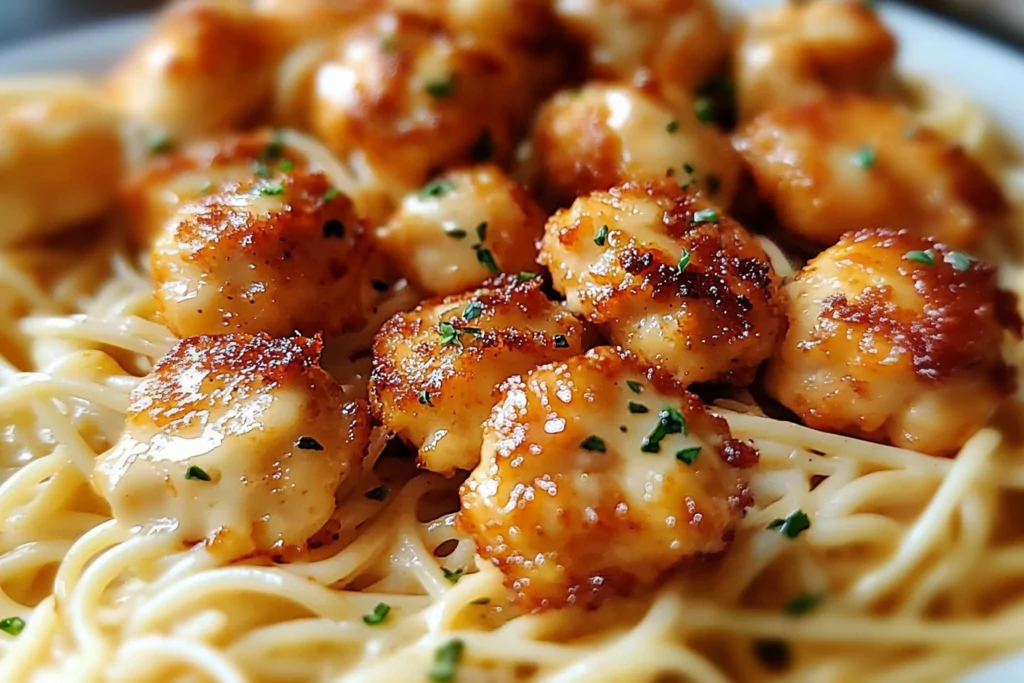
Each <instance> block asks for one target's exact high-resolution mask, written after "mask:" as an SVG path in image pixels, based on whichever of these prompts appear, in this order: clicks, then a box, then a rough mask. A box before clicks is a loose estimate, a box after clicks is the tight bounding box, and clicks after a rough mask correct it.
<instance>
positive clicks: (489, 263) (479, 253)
mask: <svg viewBox="0 0 1024 683" xmlns="http://www.w3.org/2000/svg"><path fill="white" fill-rule="evenodd" d="M476 260H477V261H479V262H480V265H482V266H483V267H484V268H486V269H487V270H489V271H490V272H491V275H497V274H498V273H500V272H501V269H500V268H498V264H497V263H495V262H494V254H492V253H491V250H490V249H487V248H486V247H480V248H479V249H477V250H476Z"/></svg>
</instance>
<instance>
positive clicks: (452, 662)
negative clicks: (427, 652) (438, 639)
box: [429, 638, 466, 683]
mask: <svg viewBox="0 0 1024 683" xmlns="http://www.w3.org/2000/svg"><path fill="white" fill-rule="evenodd" d="M465 648H466V644H465V643H464V642H463V641H462V640H460V639H458V638H452V639H451V640H449V641H448V642H447V643H445V644H444V645H442V646H441V647H439V648H437V649H436V650H434V665H433V667H431V669H430V674H429V678H430V681H431V683H454V681H455V674H457V673H458V671H459V663H460V662H461V661H462V653H463V651H464V650H465Z"/></svg>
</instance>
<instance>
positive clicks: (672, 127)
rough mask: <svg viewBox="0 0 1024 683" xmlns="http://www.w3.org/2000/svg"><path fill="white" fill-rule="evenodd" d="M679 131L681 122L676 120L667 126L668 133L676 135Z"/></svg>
mask: <svg viewBox="0 0 1024 683" xmlns="http://www.w3.org/2000/svg"><path fill="white" fill-rule="evenodd" d="M677 130H679V122H678V121H676V120H675V119H672V120H671V121H669V122H668V123H667V124H665V131H666V132H668V133H675V132H676V131H677Z"/></svg>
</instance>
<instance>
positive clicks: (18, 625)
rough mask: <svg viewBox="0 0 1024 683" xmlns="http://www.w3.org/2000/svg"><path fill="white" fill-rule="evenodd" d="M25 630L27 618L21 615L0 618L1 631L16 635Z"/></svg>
mask: <svg viewBox="0 0 1024 683" xmlns="http://www.w3.org/2000/svg"><path fill="white" fill-rule="evenodd" d="M24 630H25V620H24V619H22V618H21V617H7V618H6V619H0V631H3V632H4V633H6V634H8V635H12V636H16V635H18V634H19V633H21V632H22V631H24Z"/></svg>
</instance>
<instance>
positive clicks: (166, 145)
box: [149, 132, 174, 154]
mask: <svg viewBox="0 0 1024 683" xmlns="http://www.w3.org/2000/svg"><path fill="white" fill-rule="evenodd" d="M172 149H174V140H172V139H171V136H170V134H169V133H167V132H163V133H158V134H156V135H154V136H153V139H152V140H150V141H149V153H150V154H167V153H168V152H170V151H171V150H172Z"/></svg>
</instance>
